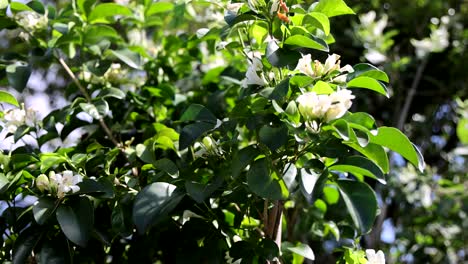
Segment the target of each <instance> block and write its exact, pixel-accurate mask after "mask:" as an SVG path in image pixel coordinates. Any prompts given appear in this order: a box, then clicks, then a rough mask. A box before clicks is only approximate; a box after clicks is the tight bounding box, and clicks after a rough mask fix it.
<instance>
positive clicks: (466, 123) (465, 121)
mask: <svg viewBox="0 0 468 264" xmlns="http://www.w3.org/2000/svg"><path fill="white" fill-rule="evenodd" d="M457 136H458V139H460V142H461V143H463V144H468V118H462V119H460V120H459V121H458V124H457Z"/></svg>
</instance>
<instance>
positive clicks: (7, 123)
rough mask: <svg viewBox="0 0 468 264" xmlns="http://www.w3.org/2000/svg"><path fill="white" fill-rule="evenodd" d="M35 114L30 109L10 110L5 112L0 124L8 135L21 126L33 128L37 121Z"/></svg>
mask: <svg viewBox="0 0 468 264" xmlns="http://www.w3.org/2000/svg"><path fill="white" fill-rule="evenodd" d="M36 115H37V112H36V111H35V110H33V109H31V108H28V109H25V108H24V107H23V108H22V109H17V108H15V109H10V110H7V111H5V115H4V116H3V120H2V122H3V123H4V127H5V128H6V129H7V131H8V132H9V133H12V134H13V133H15V132H16V130H17V129H18V127H20V126H22V125H27V126H30V127H32V126H34V125H35V123H36V120H37V116H36Z"/></svg>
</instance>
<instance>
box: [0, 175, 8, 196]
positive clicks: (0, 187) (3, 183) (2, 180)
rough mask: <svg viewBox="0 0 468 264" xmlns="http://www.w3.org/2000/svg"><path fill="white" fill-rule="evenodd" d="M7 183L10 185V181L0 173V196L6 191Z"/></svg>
mask: <svg viewBox="0 0 468 264" xmlns="http://www.w3.org/2000/svg"><path fill="white" fill-rule="evenodd" d="M9 183H10V181H9V180H8V178H7V177H6V176H5V174H3V173H0V194H1V193H3V192H4V191H5V190H7V189H8V185H9Z"/></svg>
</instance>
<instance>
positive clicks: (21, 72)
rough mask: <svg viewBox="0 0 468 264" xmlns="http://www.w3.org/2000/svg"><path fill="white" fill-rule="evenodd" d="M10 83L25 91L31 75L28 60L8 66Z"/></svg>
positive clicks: (20, 90) (7, 71)
mask: <svg viewBox="0 0 468 264" xmlns="http://www.w3.org/2000/svg"><path fill="white" fill-rule="evenodd" d="M6 73H7V79H8V83H9V84H10V85H11V87H13V88H15V90H17V91H18V92H23V90H24V88H25V87H26V84H27V83H28V80H29V76H31V67H30V66H29V64H27V63H26V62H22V61H18V62H16V63H14V64H11V65H8V66H7V67H6Z"/></svg>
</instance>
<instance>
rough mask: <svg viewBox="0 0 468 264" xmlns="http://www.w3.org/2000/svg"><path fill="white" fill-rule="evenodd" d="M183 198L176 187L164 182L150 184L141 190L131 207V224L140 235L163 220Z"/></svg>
mask: <svg viewBox="0 0 468 264" xmlns="http://www.w3.org/2000/svg"><path fill="white" fill-rule="evenodd" d="M183 197H184V194H183V193H182V192H179V191H177V190H176V186H175V185H172V184H169V183H166V182H155V183H152V184H150V185H148V186H146V187H145V188H143V190H141V191H140V192H139V193H138V195H137V196H136V198H135V203H134V205H133V222H134V223H135V225H136V227H137V230H138V232H139V233H140V234H143V233H145V232H146V230H147V229H148V228H150V227H151V226H153V225H155V224H157V223H158V222H159V221H161V220H163V219H164V218H165V217H166V216H168V215H169V213H170V212H171V211H172V210H173V209H174V208H175V207H176V206H177V205H178V204H179V202H180V201H181V200H182V198H183Z"/></svg>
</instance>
